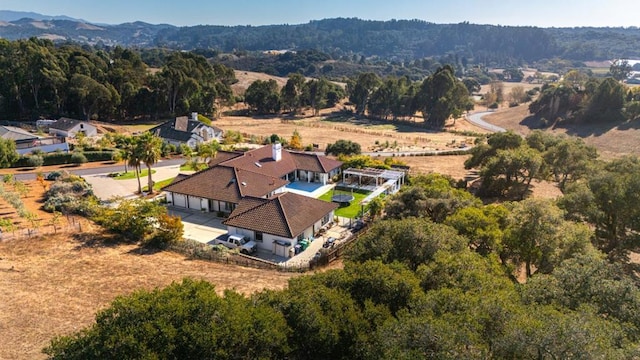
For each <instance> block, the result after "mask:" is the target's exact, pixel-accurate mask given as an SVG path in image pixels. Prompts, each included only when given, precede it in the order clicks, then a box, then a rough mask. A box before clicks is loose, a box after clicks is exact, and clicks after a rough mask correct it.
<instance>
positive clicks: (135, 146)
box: [123, 137, 142, 194]
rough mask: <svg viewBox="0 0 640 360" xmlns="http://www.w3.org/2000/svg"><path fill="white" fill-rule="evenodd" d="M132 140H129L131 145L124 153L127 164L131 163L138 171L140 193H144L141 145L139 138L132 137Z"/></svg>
mask: <svg viewBox="0 0 640 360" xmlns="http://www.w3.org/2000/svg"><path fill="white" fill-rule="evenodd" d="M130 139H131V140H130V141H128V142H127V144H130V145H131V146H130V147H129V148H127V149H126V150H125V151H124V152H123V154H125V156H124V157H125V159H126V160H125V164H129V166H131V167H132V168H133V169H134V171H135V172H136V179H138V194H142V184H141V183H140V163H141V156H140V155H141V154H140V146H139V141H138V140H139V139H137V138H133V137H131V138H130Z"/></svg>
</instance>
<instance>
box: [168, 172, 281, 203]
mask: <svg viewBox="0 0 640 360" xmlns="http://www.w3.org/2000/svg"><path fill="white" fill-rule="evenodd" d="M287 183H288V181H286V180H282V179H280V178H274V177H271V176H266V175H263V174H259V173H256V172H251V171H247V170H243V169H234V168H232V167H228V166H215V167H212V168H208V169H205V170H202V171H199V172H197V173H195V174H193V175H191V176H189V177H188V178H185V179H182V180H179V181H176V182H174V183H172V184H170V185H167V186H166V187H164V189H163V190H165V191H171V192H175V193H178V194H186V195H191V196H198V197H202V198H207V199H215V200H221V201H226V202H231V203H235V204H237V203H239V202H240V200H241V199H242V198H243V197H245V196H255V197H262V196H266V195H268V194H270V193H271V192H273V191H275V190H276V189H279V188H281V187H283V186H285V185H286V184H287Z"/></svg>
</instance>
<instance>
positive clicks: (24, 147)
mask: <svg viewBox="0 0 640 360" xmlns="http://www.w3.org/2000/svg"><path fill="white" fill-rule="evenodd" d="M0 137H1V138H3V139H9V140H13V141H14V142H15V143H16V152H17V153H18V154H20V155H24V154H29V153H32V152H34V151H36V150H39V151H42V152H45V153H46V152H53V151H57V150H62V151H65V152H68V151H69V144H67V143H66V142H65V141H64V139H57V138H41V137H39V136H37V135H34V134H32V133H30V132H28V131H26V130H24V129H21V128H18V127H15V126H0Z"/></svg>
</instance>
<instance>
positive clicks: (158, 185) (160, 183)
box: [142, 178, 175, 192]
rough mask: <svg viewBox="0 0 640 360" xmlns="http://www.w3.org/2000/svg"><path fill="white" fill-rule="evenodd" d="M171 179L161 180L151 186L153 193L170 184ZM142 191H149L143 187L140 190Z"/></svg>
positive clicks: (146, 187) (147, 187)
mask: <svg viewBox="0 0 640 360" xmlns="http://www.w3.org/2000/svg"><path fill="white" fill-rule="evenodd" d="M173 179H175V178H170V179H166V180H162V181H156V182H155V183H154V184H153V191H160V189H161V188H163V187H165V186H167V185H169V184H171V182H172V181H173ZM142 191H145V192H146V191H149V186H148V185H147V186H145V187H143V188H142Z"/></svg>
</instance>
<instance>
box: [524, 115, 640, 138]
mask: <svg viewBox="0 0 640 360" xmlns="http://www.w3.org/2000/svg"><path fill="white" fill-rule="evenodd" d="M519 124H520V125H522V126H526V127H528V128H529V129H531V130H536V129H540V130H545V129H549V130H555V129H563V130H564V131H565V132H566V133H567V135H572V136H578V137H581V138H585V137H589V136H601V135H604V134H606V133H607V132H609V131H610V130H613V129H618V130H621V131H625V130H638V129H640V121H637V120H634V121H614V122H610V123H607V122H593V123H586V122H576V121H567V120H564V121H558V122H555V123H553V124H549V125H547V126H544V124H543V123H542V119H541V118H540V117H538V116H535V115H530V116H527V117H526V118H524V119H522V121H520V123H519Z"/></svg>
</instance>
